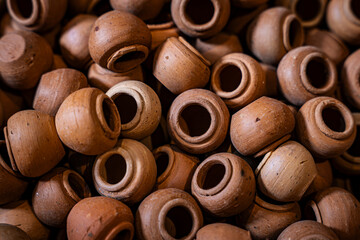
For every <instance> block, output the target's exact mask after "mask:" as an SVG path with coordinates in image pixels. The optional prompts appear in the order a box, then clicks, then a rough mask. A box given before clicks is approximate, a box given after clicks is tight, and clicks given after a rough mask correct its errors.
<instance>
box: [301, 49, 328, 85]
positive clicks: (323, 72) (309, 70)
mask: <svg viewBox="0 0 360 240" xmlns="http://www.w3.org/2000/svg"><path fill="white" fill-rule="evenodd" d="M306 76H307V79H308V81H309V83H310V84H311V85H312V86H313V87H314V88H317V89H321V88H324V87H326V86H327V85H328V83H329V80H330V76H331V74H330V66H329V64H328V63H327V62H326V61H325V59H323V58H322V57H318V56H317V57H314V58H312V59H310V60H309V61H308V62H307V65H306Z"/></svg>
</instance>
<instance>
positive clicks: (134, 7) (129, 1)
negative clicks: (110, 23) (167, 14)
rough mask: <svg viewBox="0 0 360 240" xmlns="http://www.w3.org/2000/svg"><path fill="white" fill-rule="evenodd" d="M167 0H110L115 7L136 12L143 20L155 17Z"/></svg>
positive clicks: (132, 12)
mask: <svg viewBox="0 0 360 240" xmlns="http://www.w3.org/2000/svg"><path fill="white" fill-rule="evenodd" d="M165 2H166V1H165V0H125V1H124V0H110V4H111V7H112V8H113V9H115V10H120V11H124V12H128V13H131V14H134V15H135V16H137V17H139V18H141V19H142V20H149V19H153V18H155V17H156V16H157V15H158V14H159V13H160V11H161V9H162V7H163V5H164V3H165Z"/></svg>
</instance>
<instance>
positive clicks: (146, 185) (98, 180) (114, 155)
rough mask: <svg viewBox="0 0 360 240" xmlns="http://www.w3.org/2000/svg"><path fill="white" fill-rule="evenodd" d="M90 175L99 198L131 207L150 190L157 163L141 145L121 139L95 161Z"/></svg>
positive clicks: (153, 182) (154, 179)
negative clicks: (113, 199) (106, 198)
mask: <svg viewBox="0 0 360 240" xmlns="http://www.w3.org/2000/svg"><path fill="white" fill-rule="evenodd" d="M92 173H93V180H94V185H95V188H96V190H97V191H98V192H99V193H100V194H101V195H103V196H106V197H111V198H115V199H117V200H120V201H122V202H124V203H126V204H129V205H134V204H135V203H137V202H140V201H141V200H142V199H143V198H144V197H145V196H147V195H148V194H149V193H150V192H151V190H152V189H153V187H154V185H155V181H156V163H155V159H154V156H153V155H152V153H151V152H150V150H149V149H148V148H147V147H145V146H144V145H143V144H142V143H140V142H138V141H135V140H132V139H122V140H120V141H119V142H118V143H117V144H116V146H115V148H113V149H111V150H110V151H107V152H106V153H104V154H102V155H100V156H98V157H97V158H96V160H95V162H94V167H93V171H92Z"/></svg>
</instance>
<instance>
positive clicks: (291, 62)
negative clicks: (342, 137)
mask: <svg viewBox="0 0 360 240" xmlns="http://www.w3.org/2000/svg"><path fill="white" fill-rule="evenodd" d="M277 75H278V79H279V86H280V90H281V92H282V94H283V95H284V97H285V98H286V99H287V100H288V101H289V102H290V103H292V104H294V105H296V106H301V105H303V104H304V103H305V102H306V101H308V100H310V99H313V98H315V97H318V96H331V95H332V94H333V93H334V92H335V89H336V87H337V70H336V66H335V64H334V63H333V62H332V61H331V60H330V58H328V57H327V55H326V54H325V53H323V52H321V50H320V49H318V48H315V47H311V46H304V47H299V48H296V49H293V50H291V51H290V52H288V53H287V54H286V55H285V56H284V57H283V58H282V59H281V61H280V63H279V66H278V69H277Z"/></svg>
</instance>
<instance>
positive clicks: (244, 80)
mask: <svg viewBox="0 0 360 240" xmlns="http://www.w3.org/2000/svg"><path fill="white" fill-rule="evenodd" d="M265 86H266V85H265V73H264V71H263V69H262V68H261V66H260V64H259V63H258V62H257V61H256V60H255V59H253V58H252V57H250V56H248V55H246V54H243V53H230V54H228V55H225V56H223V57H222V58H220V59H219V60H218V61H216V63H215V64H214V65H213V67H212V73H211V89H212V91H214V92H215V93H216V94H217V95H218V96H219V97H221V98H222V99H223V100H224V102H225V104H226V105H227V106H228V107H229V108H232V109H239V108H243V107H245V106H246V105H248V104H249V103H251V102H253V101H254V100H256V99H258V98H259V97H261V96H263V95H265V91H266V89H265Z"/></svg>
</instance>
